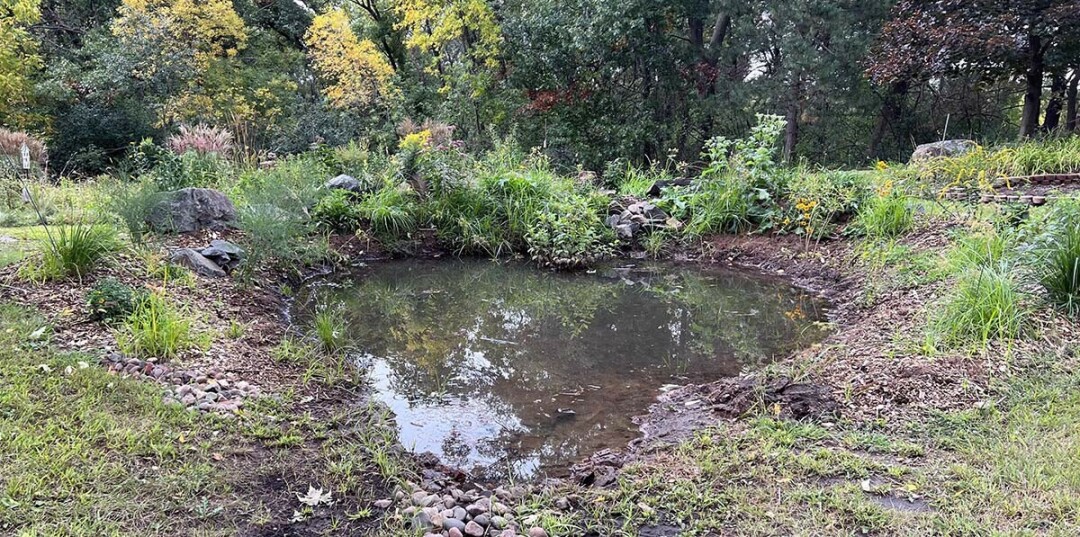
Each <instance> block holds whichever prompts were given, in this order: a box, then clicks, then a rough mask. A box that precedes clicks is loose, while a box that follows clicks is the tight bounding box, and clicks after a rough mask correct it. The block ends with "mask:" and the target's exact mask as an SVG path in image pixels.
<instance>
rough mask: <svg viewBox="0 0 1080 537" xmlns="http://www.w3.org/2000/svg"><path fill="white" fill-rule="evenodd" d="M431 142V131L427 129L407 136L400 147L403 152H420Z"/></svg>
mask: <svg viewBox="0 0 1080 537" xmlns="http://www.w3.org/2000/svg"><path fill="white" fill-rule="evenodd" d="M430 142H431V131H429V130H427V129H425V130H422V131H420V132H414V133H412V134H407V135H405V138H404V139H402V140H401V144H400V145H399V146H398V147H399V148H400V149H401V150H402V151H413V150H416V151H419V150H420V149H423V148H424V147H427V145H428V143H430Z"/></svg>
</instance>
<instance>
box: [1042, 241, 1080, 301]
mask: <svg viewBox="0 0 1080 537" xmlns="http://www.w3.org/2000/svg"><path fill="white" fill-rule="evenodd" d="M1041 253H1042V255H1041V258H1042V259H1041V265H1042V266H1041V271H1040V275H1039V276H1040V277H1039V283H1041V284H1042V286H1043V288H1045V289H1046V292H1047V293H1048V295H1049V297H1050V301H1051V302H1052V303H1054V304H1055V305H1056V306H1058V307H1060V308H1061V309H1063V310H1065V311H1066V312H1068V314H1069V315H1077V314H1080V222H1075V223H1070V224H1068V225H1066V226H1064V227H1063V228H1062V229H1061V230H1060V231H1059V232H1058V233H1056V234H1055V235H1054V237H1052V238H1051V240H1049V241H1048V242H1047V243H1046V244H1044V245H1043V246H1042V252H1041Z"/></svg>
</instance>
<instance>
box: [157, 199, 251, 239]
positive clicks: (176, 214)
mask: <svg viewBox="0 0 1080 537" xmlns="http://www.w3.org/2000/svg"><path fill="white" fill-rule="evenodd" d="M147 220H148V222H147V223H149V224H150V228H151V229H153V230H154V231H159V232H162V231H164V232H174V233H191V232H192V231H198V230H200V229H225V228H228V227H232V224H233V223H234V222H235V221H236V206H234V205H233V203H232V202H231V201H229V198H228V197H226V196H225V194H222V193H221V192H218V191H217V190H211V189H209V188H184V189H181V190H177V191H174V192H169V193H167V194H165V199H164V200H162V201H161V202H160V203H158V204H157V205H156V206H155V207H154V208H153V209H152V210H151V211H150V217H149V218H148V219H147Z"/></svg>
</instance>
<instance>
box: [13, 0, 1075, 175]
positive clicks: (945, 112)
mask: <svg viewBox="0 0 1080 537" xmlns="http://www.w3.org/2000/svg"><path fill="white" fill-rule="evenodd" d="M1078 29H1080V6H1078V3H1077V2H1075V1H1074V0H1023V1H1021V0H1008V1H991V0H941V1H937V0H935V1H930V0H872V1H856V0H815V1H810V0H796V1H783V2H781V1H778V0H741V1H735V0H665V1H661V0H626V1H623V2H610V1H607V0H499V1H494V0H307V1H303V0H199V1H195V0H106V1H101V2H90V1H88V0H0V30H2V31H0V125H2V126H5V127H9V128H17V129H24V130H29V131H32V132H35V133H37V134H39V135H43V136H44V137H45V138H46V139H47V140H48V141H49V143H50V146H51V147H52V148H53V152H54V156H55V157H56V158H55V159H54V162H63V163H65V164H68V165H70V167H72V168H76V169H84V170H87V171H93V170H96V169H101V168H103V167H107V166H109V165H111V163H113V162H115V160H116V159H117V158H119V157H121V156H122V155H123V154H124V153H125V152H126V151H127V149H128V147H129V146H130V144H132V143H133V142H137V141H138V140H140V139H142V138H144V137H148V136H150V137H158V138H162V137H164V136H167V135H168V133H170V132H173V131H174V130H175V129H177V128H178V127H179V126H180V125H182V124H191V123H207V124H213V125H218V126H223V127H227V128H229V129H230V130H231V131H233V132H236V133H237V136H238V139H239V141H240V142H241V143H242V145H243V146H244V147H246V148H248V149H249V150H250V151H252V152H254V153H259V152H275V153H283V152H286V153H287V152H290V151H297V150H301V149H304V148H307V147H309V146H310V144H312V143H327V144H338V143H344V142H346V141H348V140H352V139H357V138H363V139H366V140H368V141H369V143H373V144H375V145H380V144H382V145H384V146H385V147H387V148H388V149H394V148H396V146H397V143H396V140H395V137H396V132H397V131H398V128H397V127H398V125H399V124H400V123H401V122H402V121H404V120H406V119H409V120H413V121H415V122H417V123H419V122H422V121H423V120H426V119H432V120H439V121H443V122H446V123H449V124H453V125H455V126H456V127H457V129H456V136H458V137H459V138H461V139H463V140H464V142H465V143H466V144H467V145H469V146H470V147H474V148H482V147H485V146H489V145H491V144H493V143H494V141H495V140H497V139H499V138H504V137H513V138H515V139H516V140H517V141H518V142H519V143H521V144H522V145H525V146H527V147H537V148H539V149H540V150H541V151H544V152H545V153H547V154H548V155H549V156H550V157H551V158H552V160H553V162H555V163H557V164H558V165H560V166H564V167H566V168H568V169H572V168H574V167H577V166H583V167H586V168H589V169H593V170H596V171H598V172H602V171H603V170H604V169H605V168H607V167H611V166H617V165H618V163H619V162H627V161H629V162H637V163H648V162H655V163H661V164H665V163H670V162H673V161H685V162H694V161H696V160H698V159H699V156H700V154H701V151H702V148H703V144H704V142H705V140H708V139H709V138H711V137H713V136H717V135H724V136H739V135H741V134H744V133H745V132H746V131H748V130H749V129H750V127H751V126H752V125H753V124H754V118H755V117H756V114H758V113H771V114H777V115H781V116H784V117H785V118H786V119H787V128H786V131H785V133H784V136H783V147H782V151H783V154H784V156H785V157H786V158H787V159H788V160H789V161H791V162H799V161H807V162H810V163H816V164H823V165H841V164H843V165H850V164H860V163H865V162H870V161H874V160H877V159H900V158H904V157H905V156H906V155H907V154H908V153H910V150H911V148H912V145H913V144H915V143H919V142H924V141H928V140H934V139H940V138H941V137H942V136H943V135H947V136H949V137H960V136H963V137H970V138H977V139H980V140H984V141H988V142H993V141H996V140H1006V139H1011V138H1014V137H1015V136H1017V135H1018V134H1019V135H1022V136H1036V135H1060V134H1065V133H1070V132H1072V131H1073V130H1074V129H1075V127H1076V108H1077V107H1076V93H1077V92H1076V89H1077V85H1078V82H1080V80H1078V79H1080V76H1078V75H1077V72H1078V69H1077V68H1078V65H1077V63H1078V61H1077V58H1080V54H1078V52H1080V37H1078V36H1080V32H1078V31H1077V30H1078ZM946 124H947V128H946Z"/></svg>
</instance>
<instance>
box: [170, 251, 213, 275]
mask: <svg viewBox="0 0 1080 537" xmlns="http://www.w3.org/2000/svg"><path fill="white" fill-rule="evenodd" d="M169 262H170V263H174V264H176V265H180V266H182V267H187V268H189V269H191V270H193V271H195V273H196V274H199V275H200V276H207V277H210V278H222V277H225V276H226V274H225V271H224V270H222V269H221V267H219V266H218V265H217V264H216V263H214V262H213V261H211V260H209V259H207V258H206V256H204V255H202V254H200V253H199V252H196V251H195V250H192V249H191V248H180V249H179V250H173V252H172V253H171V254H169Z"/></svg>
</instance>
